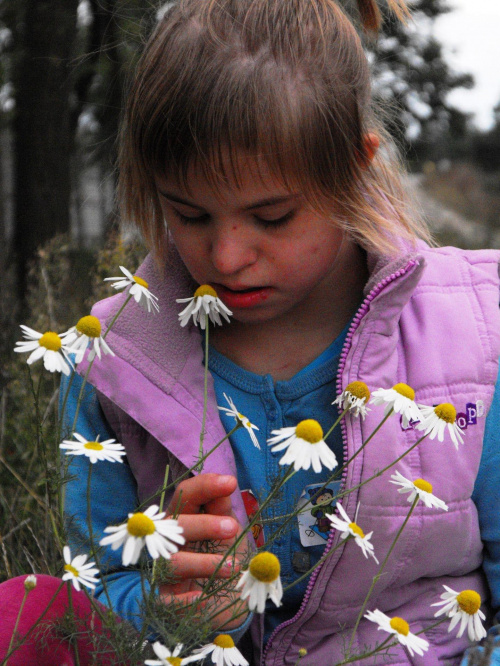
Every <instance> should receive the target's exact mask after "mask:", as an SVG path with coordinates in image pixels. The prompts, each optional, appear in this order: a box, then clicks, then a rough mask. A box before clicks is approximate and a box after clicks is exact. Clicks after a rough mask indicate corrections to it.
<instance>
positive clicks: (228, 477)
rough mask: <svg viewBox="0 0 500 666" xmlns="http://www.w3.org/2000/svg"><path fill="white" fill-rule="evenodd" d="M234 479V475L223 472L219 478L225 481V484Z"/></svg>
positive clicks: (219, 480) (221, 481)
mask: <svg viewBox="0 0 500 666" xmlns="http://www.w3.org/2000/svg"><path fill="white" fill-rule="evenodd" d="M232 480H233V477H232V476H230V475H229V474H221V475H220V476H219V478H218V482H219V483H223V484H226V483H229V481H232Z"/></svg>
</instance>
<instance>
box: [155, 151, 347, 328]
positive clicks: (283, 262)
mask: <svg viewBox="0 0 500 666" xmlns="http://www.w3.org/2000/svg"><path fill="white" fill-rule="evenodd" d="M240 165H241V175H242V177H241V183H240V187H237V186H236V183H235V182H234V181H231V180H230V181H229V182H228V183H227V184H224V185H223V186H221V187H219V188H218V189H217V192H216V191H214V189H213V187H212V186H211V185H210V184H209V182H207V180H206V179H205V178H204V177H203V175H202V174H201V173H200V172H199V171H197V170H196V169H192V170H191V172H190V173H189V174H188V181H189V190H190V191H189V193H188V192H187V191H186V190H185V189H184V188H183V187H182V186H181V185H179V183H177V181H176V180H174V179H167V178H158V179H157V189H158V193H159V198H160V201H161V205H162V209H163V213H164V216H165V220H166V222H167V225H168V228H169V230H170V232H171V234H172V237H173V240H174V243H175V245H176V247H177V250H178V252H179V254H180V256H181V258H182V260H183V261H184V263H185V265H186V267H187V269H188V270H189V272H190V273H191V275H192V277H193V278H194V280H195V281H196V282H197V283H198V284H210V285H211V286H212V287H214V289H215V290H216V291H217V294H218V296H219V297H220V298H221V299H222V301H223V302H224V303H225V304H226V305H227V306H228V307H229V308H230V309H231V310H232V312H233V316H234V318H235V319H236V320H237V321H239V322H242V323H263V322H266V321H270V320H275V319H279V318H283V317H286V318H288V319H289V320H290V315H291V316H292V319H291V321H294V322H296V323H297V322H298V320H300V319H301V318H302V316H303V315H304V314H305V313H306V312H311V311H312V312H315V313H316V316H318V315H321V314H322V313H323V314H324V313H325V307H326V312H328V308H327V306H326V304H327V303H328V299H330V298H331V294H332V289H335V287H336V285H337V283H338V280H339V275H341V274H342V271H339V266H338V264H339V261H337V260H338V259H339V258H340V257H341V255H342V252H341V251H340V249H341V246H342V237H343V232H342V231H341V230H340V229H339V228H338V227H336V226H335V224H334V223H333V222H332V221H331V220H328V219H326V218H325V217H324V216H322V215H321V214H319V213H317V212H315V211H314V210H312V209H311V208H310V207H309V206H308V204H307V203H306V201H305V199H304V197H303V196H302V195H301V193H300V192H296V191H290V190H288V189H287V188H286V187H284V186H283V185H282V184H281V183H280V182H278V181H277V180H276V179H275V178H273V177H272V176H271V174H270V173H269V171H268V170H267V172H266V170H265V169H264V168H263V167H262V165H261V166H260V169H259V165H258V164H257V162H256V161H255V160H253V159H250V158H242V162H240ZM259 174H260V175H259ZM340 263H341V262H340ZM318 308H319V311H318Z"/></svg>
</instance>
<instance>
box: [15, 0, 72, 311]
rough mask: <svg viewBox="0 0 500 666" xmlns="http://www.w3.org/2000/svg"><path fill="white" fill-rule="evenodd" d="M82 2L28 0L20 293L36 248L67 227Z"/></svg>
mask: <svg viewBox="0 0 500 666" xmlns="http://www.w3.org/2000/svg"><path fill="white" fill-rule="evenodd" d="M77 7H78V0H26V2H25V3H24V6H23V8H22V12H23V16H22V17H19V18H20V20H21V30H20V43H19V51H18V57H17V62H16V66H15V68H14V86H15V95H16V113H15V118H14V124H13V129H14V202H15V214H14V252H15V255H16V260H17V269H18V270H17V276H18V279H17V285H18V290H19V296H20V297H21V298H24V295H25V291H26V272H27V264H28V262H29V261H30V259H31V258H33V256H34V255H35V252H36V249H37V247H39V246H40V245H41V244H43V243H45V242H46V241H47V240H49V239H50V238H52V237H53V236H54V235H55V234H58V233H63V232H67V231H69V228H70V212H69V211H70V194H71V168H70V159H71V153H72V150H73V134H74V130H73V129H72V127H71V123H70V91H71V83H72V77H71V69H72V66H71V62H70V58H71V55H72V52H73V46H74V42H75V37H76V13H77Z"/></svg>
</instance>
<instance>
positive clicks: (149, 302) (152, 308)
mask: <svg viewBox="0 0 500 666" xmlns="http://www.w3.org/2000/svg"><path fill="white" fill-rule="evenodd" d="M120 270H121V272H122V273H123V274H124V275H125V277H121V276H118V277H109V278H104V282H108V281H110V280H116V282H114V283H113V284H112V285H111V286H112V287H113V288H114V289H125V288H126V287H129V286H130V290H129V294H130V295H131V296H133V297H134V300H135V302H136V303H138V304H139V305H140V306H141V307H143V308H144V309H145V310H146V311H147V312H153V314H156V313H157V312H159V311H160V308H159V307H158V297H157V296H155V295H154V294H152V293H151V292H150V291H149V285H148V283H147V282H146V280H144V279H143V278H141V277H139V276H138V275H132V273H131V272H130V271H128V270H127V269H126V268H125V266H120Z"/></svg>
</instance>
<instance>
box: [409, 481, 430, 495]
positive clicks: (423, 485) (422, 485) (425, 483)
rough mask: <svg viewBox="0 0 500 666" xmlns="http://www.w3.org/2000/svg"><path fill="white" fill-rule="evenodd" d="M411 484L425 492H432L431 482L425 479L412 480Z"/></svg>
mask: <svg viewBox="0 0 500 666" xmlns="http://www.w3.org/2000/svg"><path fill="white" fill-rule="evenodd" d="M413 485H414V486H415V488H418V489H419V490H423V491H424V492H426V493H432V483H429V482H428V481H425V480H424V479H415V481H414V482H413Z"/></svg>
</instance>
